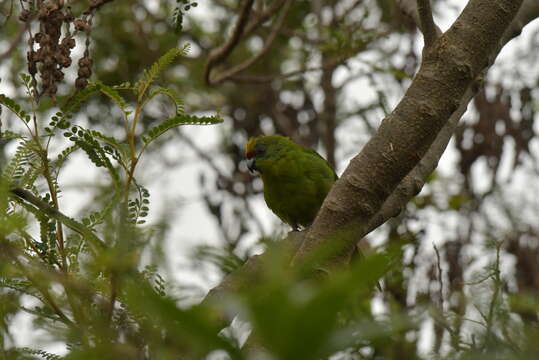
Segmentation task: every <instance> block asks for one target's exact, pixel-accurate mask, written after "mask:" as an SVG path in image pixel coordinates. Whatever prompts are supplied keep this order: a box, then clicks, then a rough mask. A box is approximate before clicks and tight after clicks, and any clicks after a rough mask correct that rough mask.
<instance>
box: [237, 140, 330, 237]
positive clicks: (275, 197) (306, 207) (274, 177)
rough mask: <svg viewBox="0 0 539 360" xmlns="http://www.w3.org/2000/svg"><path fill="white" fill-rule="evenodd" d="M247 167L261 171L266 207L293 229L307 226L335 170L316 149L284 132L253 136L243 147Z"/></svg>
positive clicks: (318, 206)
mask: <svg viewBox="0 0 539 360" xmlns="http://www.w3.org/2000/svg"><path fill="white" fill-rule="evenodd" d="M245 156H246V158H247V162H248V167H249V169H250V170H256V171H258V172H259V173H260V176H261V177H262V181H263V183H264V199H265V200H266V204H267V205H268V207H269V208H270V209H271V210H272V211H273V212H274V213H275V214H276V215H277V216H278V217H279V218H280V219H281V220H282V221H284V222H285V223H287V224H289V225H290V226H292V228H293V229H294V230H298V229H299V227H306V226H309V225H310V224H311V223H312V222H313V220H314V218H315V217H316V214H317V213H318V210H319V209H320V206H321V205H322V202H323V201H324V199H325V197H326V195H327V193H328V192H329V190H330V188H331V186H332V185H333V183H334V182H335V180H337V174H335V171H333V169H332V168H331V166H330V165H329V164H328V162H327V161H326V160H325V159H324V158H323V157H322V156H320V155H319V154H318V153H317V152H316V151H314V150H312V149H310V148H307V147H305V146H301V145H299V144H296V143H295V142H293V141H292V140H290V139H288V138H286V137H283V136H259V137H256V138H252V139H250V140H249V142H248V143H247V146H246V147H245Z"/></svg>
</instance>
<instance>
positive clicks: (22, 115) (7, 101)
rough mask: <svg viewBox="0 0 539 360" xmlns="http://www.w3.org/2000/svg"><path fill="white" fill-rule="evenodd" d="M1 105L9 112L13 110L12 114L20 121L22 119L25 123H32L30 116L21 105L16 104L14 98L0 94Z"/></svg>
mask: <svg viewBox="0 0 539 360" xmlns="http://www.w3.org/2000/svg"><path fill="white" fill-rule="evenodd" d="M0 104H2V105H4V106H5V107H7V108H8V109H9V110H11V112H12V113H14V114H15V115H17V117H18V118H19V119H21V120H22V121H24V122H29V121H30V119H31V118H30V115H29V114H28V113H27V112H26V111H24V110H23V109H22V108H21V106H20V105H19V104H17V103H16V102H15V100H13V99H12V98H10V97H8V96H7V95H4V94H0Z"/></svg>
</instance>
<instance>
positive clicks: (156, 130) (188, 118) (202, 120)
mask: <svg viewBox="0 0 539 360" xmlns="http://www.w3.org/2000/svg"><path fill="white" fill-rule="evenodd" d="M222 122H223V119H221V118H220V117H219V116H196V115H187V114H176V116H175V117H173V118H170V119H168V120H167V121H165V122H163V123H162V124H160V125H157V126H155V127H153V128H151V129H149V130H148V132H147V134H146V135H145V136H143V137H142V141H144V142H145V143H149V142H151V141H153V140H155V139H156V138H158V137H159V136H161V135H162V134H163V133H165V132H166V131H167V130H170V129H172V128H175V127H177V126H182V125H214V124H219V123H222Z"/></svg>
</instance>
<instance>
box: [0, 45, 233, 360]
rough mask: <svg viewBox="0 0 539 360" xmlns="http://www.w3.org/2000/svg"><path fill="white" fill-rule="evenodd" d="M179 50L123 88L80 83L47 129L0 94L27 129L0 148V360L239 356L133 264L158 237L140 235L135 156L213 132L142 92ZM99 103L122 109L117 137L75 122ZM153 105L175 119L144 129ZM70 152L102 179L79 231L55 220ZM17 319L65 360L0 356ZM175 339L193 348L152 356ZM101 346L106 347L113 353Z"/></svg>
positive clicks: (149, 269) (151, 271) (24, 353)
mask: <svg viewBox="0 0 539 360" xmlns="http://www.w3.org/2000/svg"><path fill="white" fill-rule="evenodd" d="M186 51H187V46H185V47H183V48H182V49H172V50H171V51H169V52H167V53H166V54H165V55H164V56H163V57H161V58H160V59H159V60H158V61H157V62H156V63H155V64H154V65H153V66H151V67H150V68H149V69H148V70H147V71H145V72H144V75H143V76H142V78H141V80H139V81H138V82H137V83H136V84H135V85H134V86H132V85H131V84H129V83H124V84H120V85H118V86H108V85H105V84H103V83H101V82H99V81H96V82H95V83H90V84H89V85H88V86H87V87H86V88H85V89H84V90H82V91H79V92H77V93H75V94H74V95H73V96H71V97H69V98H68V99H67V101H65V103H64V104H63V105H62V106H61V108H60V109H59V110H58V111H56V112H54V113H53V115H52V116H50V119H48V121H47V120H45V121H43V119H41V118H40V117H41V115H42V114H41V113H38V112H36V113H35V116H34V117H32V116H30V115H29V114H28V113H27V112H26V111H25V110H23V107H22V106H21V105H20V104H18V103H17V102H16V101H15V100H13V99H11V98H9V97H7V96H5V95H0V104H1V105H3V106H5V107H6V108H7V109H9V110H11V112H12V113H13V114H14V115H15V116H16V117H17V118H19V119H20V120H22V122H23V124H24V128H25V129H26V132H21V133H18V132H15V131H13V130H11V129H10V130H3V131H2V133H1V135H2V140H3V141H12V142H16V144H17V147H16V149H15V151H14V153H13V154H12V155H11V156H10V158H9V159H8V162H7V163H6V164H5V165H4V166H2V168H1V177H0V200H1V201H0V205H1V206H0V208H1V211H2V216H1V217H0V304H2V305H0V354H2V355H0V356H3V355H6V356H7V354H11V355H9V356H14V357H15V356H16V357H17V358H21V359H24V358H28V359H36V358H38V357H39V358H42V359H54V360H55V359H60V358H73V359H84V358H92V359H93V358H95V355H96V354H103V356H102V357H104V358H118V357H124V356H128V358H130V357H129V355H126V354H133V353H137V352H140V351H144V352H146V351H147V352H149V353H151V354H155V356H156V357H157V358H162V357H161V355H163V356H164V357H163V358H167V357H170V356H172V355H171V354H178V353H182V352H185V351H188V352H189V351H193V353H196V354H200V355H203V354H205V353H207V352H208V351H209V347H210V348H215V349H221V348H225V349H227V350H228V351H229V352H230V353H231V354H239V350H238V349H237V348H236V347H235V345H233V344H232V342H231V341H230V340H227V339H224V338H223V337H221V336H220V335H219V329H218V328H217V327H216V326H217V325H215V324H216V322H215V320H214V319H211V321H209V322H208V320H207V319H208V316H207V315H208V314H207V313H206V312H205V311H203V310H202V309H188V310H186V309H181V308H179V307H178V306H177V304H176V299H175V298H173V297H170V296H168V295H167V294H168V292H169V291H168V289H167V288H168V285H167V282H166V281H165V278H164V277H163V276H162V275H161V274H160V273H159V271H160V268H159V267H158V266H156V265H155V264H154V265H151V266H146V267H145V268H144V270H139V268H142V265H141V260H140V256H141V255H140V254H141V253H142V252H143V251H145V250H146V247H147V246H148V245H149V243H150V239H152V237H153V236H155V234H156V233H158V232H156V231H155V230H154V229H153V226H152V225H150V226H148V225H146V226H145V228H142V225H143V224H145V218H146V217H147V216H148V215H149V211H150V193H149V191H148V190H147V189H146V188H145V187H144V186H142V185H141V184H139V183H138V182H137V181H136V178H135V170H136V166H137V164H138V163H139V160H140V158H141V156H142V155H143V153H144V150H145V149H146V147H147V145H148V144H149V143H150V142H151V141H152V140H154V139H156V138H157V137H158V136H160V135H162V134H164V133H165V132H167V131H168V130H170V129H172V128H174V127H176V126H180V125H188V124H189V125H199V124H217V123H219V122H221V121H222V120H221V119H219V118H218V117H216V116H195V115H188V114H186V113H185V112H184V107H183V104H182V102H181V100H180V96H179V95H178V94H177V93H176V92H175V91H173V90H172V89H168V88H165V87H162V86H160V87H156V88H155V89H152V90H151V91H147V90H148V89H149V88H150V87H151V86H152V84H153V82H154V81H155V79H156V78H157V76H158V75H159V73H160V72H162V71H163V70H164V69H165V68H166V67H167V66H168V65H170V64H171V63H172V61H173V60H174V59H175V58H177V57H178V56H179V55H183V54H185V52H186ZM21 79H22V81H23V83H24V85H25V86H26V88H27V90H28V91H27V95H28V96H29V100H30V102H31V103H32V104H33V107H34V108H38V107H39V105H38V104H37V101H39V99H37V98H35V97H34V93H33V90H32V85H31V84H32V80H31V78H30V77H29V76H28V75H25V74H22V75H21ZM122 91H123V92H130V93H131V94H134V95H136V96H135V98H136V99H137V101H136V102H135V103H134V104H133V105H131V104H130V103H129V102H128V100H126V99H128V97H125V98H124V96H122V95H121V94H120V92H122ZM99 93H101V94H103V95H105V96H106V98H108V99H110V100H111V101H112V103H114V104H115V105H116V106H118V107H119V109H120V110H121V113H122V116H123V121H124V124H125V134H124V135H123V136H121V135H117V136H111V135H108V134H106V133H104V132H103V131H101V130H99V129H95V128H91V127H87V126H83V125H82V124H81V123H79V117H78V114H79V112H80V109H81V107H82V106H83V104H84V103H86V102H89V101H90V99H91V98H92V96H94V95H96V94H99ZM157 95H164V96H166V97H167V98H169V99H170V100H171V101H172V103H173V106H174V114H175V115H174V116H173V117H172V118H171V119H169V120H166V121H164V122H163V123H162V124H160V125H157V126H155V127H154V128H152V129H143V128H142V127H143V123H142V121H141V118H142V117H143V116H144V107H145V106H146V105H147V104H148V102H149V101H150V100H152V99H153V98H154V97H156V96H157ZM132 98H133V97H132V96H131V97H129V99H132ZM131 109H136V111H132V110H131ZM38 115H40V116H38ZM104 120H105V119H104ZM43 124H46V125H43ZM137 126H138V127H141V128H142V129H141V130H140V131H139V129H138V128H137ZM139 133H141V134H139ZM60 134H61V135H63V136H59V135H60ZM51 149H59V150H57V151H56V150H55V151H52V150H51ZM79 150H80V151H82V152H83V153H84V154H86V156H87V157H88V159H89V163H90V164H92V165H93V166H94V167H95V168H104V169H106V170H107V173H108V176H109V178H108V179H109V181H108V182H104V185H103V186H104V187H105V189H106V190H105V191H104V192H105V194H106V195H105V196H104V197H103V198H102V199H100V200H99V201H97V202H95V203H94V204H93V206H91V207H90V208H88V209H86V210H84V211H83V213H82V214H80V215H79V216H80V218H81V220H80V221H79V220H76V219H74V218H71V217H69V216H66V215H64V214H63V212H62V208H61V206H60V205H61V203H60V202H59V197H60V195H61V192H62V186H61V184H60V183H59V182H58V178H59V176H60V173H61V171H62V170H63V169H64V168H65V166H66V165H67V164H69V163H70V160H71V159H72V156H73V154H75V153H77V152H79ZM53 288H54V289H53ZM58 289H61V290H58ZM23 296H31V297H33V298H35V299H36V300H37V301H38V302H39V304H38V305H37V306H33V307H32V308H26V307H24V306H21V305H20V303H19V298H20V297H23ZM148 307H152V309H153V310H151V311H149V308H148ZM19 313H27V314H28V315H29V316H31V317H32V318H33V319H34V321H35V323H36V326H39V327H41V328H43V329H44V330H45V331H47V332H50V333H51V334H52V333H54V336H55V338H56V339H57V340H58V341H61V342H64V343H65V344H66V346H67V348H68V349H69V351H68V354H67V355H66V357H62V356H59V355H56V354H52V353H50V352H48V351H46V349H30V348H13V347H11V348H7V347H8V345H7V342H6V341H5V339H8V338H9V337H10V336H11V334H10V331H11V329H10V325H9V323H10V321H11V319H12V317H13V316H14V314H19ZM180 320H181V321H180ZM184 323H185V324H187V326H186V325H185V324H184ZM193 329H197V330H196V331H193ZM180 333H181V334H182V336H185V337H186V338H187V337H192V339H193V340H194V341H196V342H197V343H198V345H197V346H195V347H194V348H193V349H190V350H186V349H185V348H184V347H186V346H187V347H189V348H190V347H191V346H190V344H189V341H187V342H186V341H185V340H180V339H178V340H177V341H174V342H172V343H171V344H170V345H167V346H162V345H163V344H164V343H165V342H168V340H169V339H171V338H174V339H176V338H177V335H178V334H180ZM122 339H123V340H122ZM106 344H109V345H110V344H116V345H115V346H114V349H112V348H110V347H109V345H106ZM137 357H138V356H137ZM174 357H176V355H174Z"/></svg>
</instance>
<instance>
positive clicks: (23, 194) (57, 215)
mask: <svg viewBox="0 0 539 360" xmlns="http://www.w3.org/2000/svg"><path fill="white" fill-rule="evenodd" d="M10 195H12V196H13V197H15V199H16V200H18V201H19V202H23V204H25V205H28V204H31V205H33V206H35V207H36V208H38V209H39V210H41V211H42V212H43V213H45V214H46V215H47V216H49V217H51V218H53V219H54V220H56V221H59V222H61V223H62V224H64V225H65V226H67V227H68V228H70V229H71V230H73V231H75V232H77V233H79V234H81V235H82V236H83V237H85V238H86V239H88V240H90V243H91V244H92V245H93V246H94V247H96V248H98V249H103V248H105V247H106V245H105V243H104V242H103V241H102V240H101V239H99V238H98V237H97V236H96V235H95V234H94V233H93V232H92V231H91V230H90V229H88V228H87V227H86V226H84V225H83V224H81V223H79V222H77V221H75V220H74V219H71V218H70V217H68V216H66V215H64V214H62V213H61V212H60V211H59V210H57V209H55V208H54V207H52V206H50V205H49V204H48V203H46V202H45V201H43V200H41V199H39V198H38V197H36V196H34V194H32V193H31V192H29V191H27V190H24V189H21V188H13V189H11V190H10ZM28 206H29V205H28Z"/></svg>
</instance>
